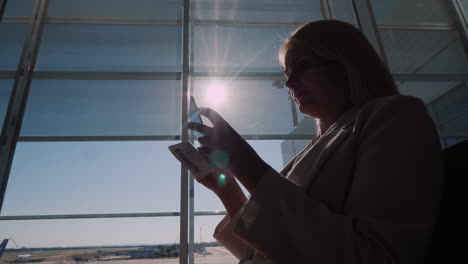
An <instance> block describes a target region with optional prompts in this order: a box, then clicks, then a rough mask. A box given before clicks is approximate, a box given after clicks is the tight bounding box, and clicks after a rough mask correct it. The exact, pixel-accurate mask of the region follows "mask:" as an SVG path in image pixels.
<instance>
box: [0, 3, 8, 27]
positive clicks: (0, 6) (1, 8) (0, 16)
mask: <svg viewBox="0 0 468 264" xmlns="http://www.w3.org/2000/svg"><path fill="white" fill-rule="evenodd" d="M7 2H8V1H7V0H0V23H1V22H2V19H3V14H4V13H5V9H6V5H7Z"/></svg>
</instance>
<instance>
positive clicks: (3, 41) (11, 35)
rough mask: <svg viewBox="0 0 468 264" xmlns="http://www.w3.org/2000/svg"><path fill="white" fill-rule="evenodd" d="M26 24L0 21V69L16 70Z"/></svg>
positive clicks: (26, 27)
mask: <svg viewBox="0 0 468 264" xmlns="http://www.w3.org/2000/svg"><path fill="white" fill-rule="evenodd" d="M28 27H29V25H28V24H20V23H3V22H2V23H0V71H16V70H17V69H18V64H19V61H20V57H21V51H22V50H23V44H24V40H25V38H26V34H27V30H28Z"/></svg>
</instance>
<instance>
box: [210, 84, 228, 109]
mask: <svg viewBox="0 0 468 264" xmlns="http://www.w3.org/2000/svg"><path fill="white" fill-rule="evenodd" d="M206 98H207V99H208V102H209V103H210V104H211V105H219V104H222V103H223V102H224V100H225V98H226V89H225V85H224V84H223V83H221V82H212V83H211V84H209V86H208V87H207V89H206Z"/></svg>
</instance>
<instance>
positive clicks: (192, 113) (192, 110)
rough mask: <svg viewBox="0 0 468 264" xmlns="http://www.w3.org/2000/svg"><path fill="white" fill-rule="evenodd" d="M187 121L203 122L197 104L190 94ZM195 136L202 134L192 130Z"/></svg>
mask: <svg viewBox="0 0 468 264" xmlns="http://www.w3.org/2000/svg"><path fill="white" fill-rule="evenodd" d="M188 119H189V121H190V122H193V123H199V124H203V121H202V119H201V116H200V112H199V109H198V106H197V104H196V103H195V98H194V97H193V96H190V106H189V118H188ZM193 133H194V135H195V138H199V137H203V136H204V134H203V133H200V132H198V131H195V130H194V131H193Z"/></svg>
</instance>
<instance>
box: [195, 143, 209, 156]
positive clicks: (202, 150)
mask: <svg viewBox="0 0 468 264" xmlns="http://www.w3.org/2000/svg"><path fill="white" fill-rule="evenodd" d="M197 150H198V152H200V154H202V155H203V156H204V157H205V158H209V156H210V150H209V149H208V148H207V147H205V146H201V147H198V148H197Z"/></svg>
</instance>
